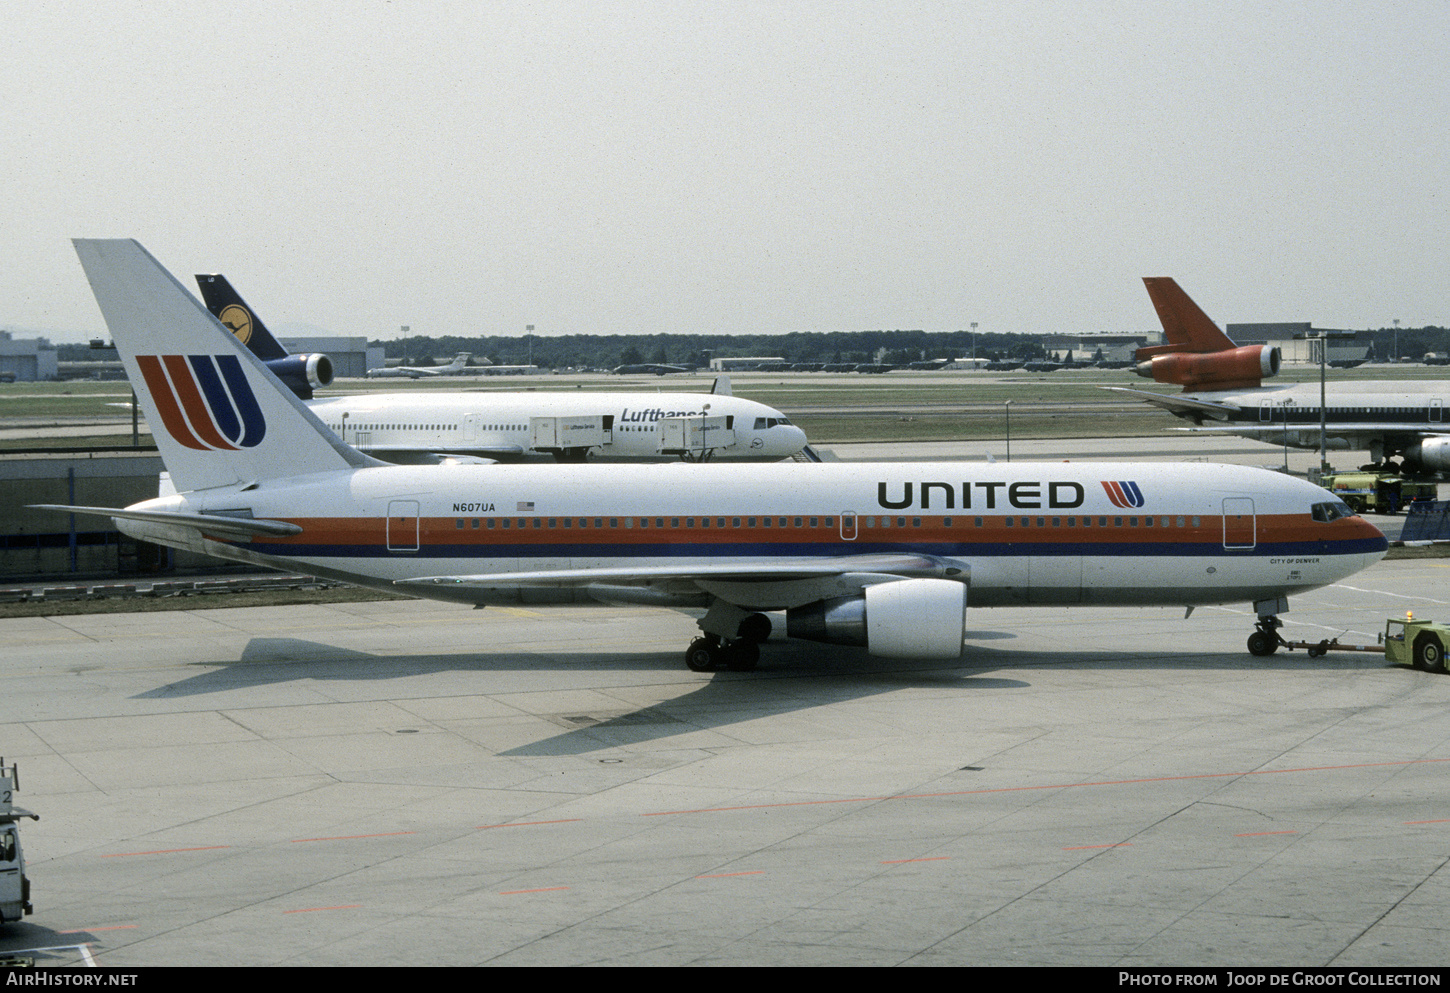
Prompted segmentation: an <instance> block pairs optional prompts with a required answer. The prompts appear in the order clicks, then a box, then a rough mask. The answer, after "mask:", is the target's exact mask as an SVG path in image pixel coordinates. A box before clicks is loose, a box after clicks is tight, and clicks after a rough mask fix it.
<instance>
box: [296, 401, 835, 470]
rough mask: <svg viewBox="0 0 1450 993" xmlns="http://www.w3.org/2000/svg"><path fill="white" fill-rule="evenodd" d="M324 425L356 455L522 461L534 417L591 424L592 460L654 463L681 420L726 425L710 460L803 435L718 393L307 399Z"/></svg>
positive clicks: (771, 457)
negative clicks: (667, 424) (665, 434)
mask: <svg viewBox="0 0 1450 993" xmlns="http://www.w3.org/2000/svg"><path fill="white" fill-rule="evenodd" d="M307 405H308V407H309V408H310V409H311V410H312V412H313V413H315V414H316V415H317V416H318V417H320V418H321V419H322V421H323V423H324V424H326V425H327V426H328V427H329V428H331V429H332V430H333V431H334V432H336V433H337V435H338V437H340V438H341V439H342V440H343V441H344V442H346V443H347V444H349V445H352V446H353V447H355V448H357V449H359V450H361V451H364V452H368V453H370V454H375V455H378V456H379V457H381V458H388V457H389V453H392V452H400V451H401V452H438V453H453V454H464V455H480V456H484V457H487V458H493V459H504V460H508V459H513V458H519V457H522V456H524V455H525V454H527V453H528V452H530V451H531V450H532V449H533V447H534V441H535V440H536V439H535V438H534V433H533V429H532V425H533V422H534V419H535V418H584V417H588V418H594V419H595V421H596V422H597V423H602V424H603V425H604V427H603V428H602V433H603V439H604V443H603V444H599V445H592V446H589V454H590V457H593V458H602V459H609V460H641V461H659V460H660V459H661V458H662V457H665V454H666V453H665V452H663V451H662V444H663V445H665V447H668V445H667V443H665V442H664V441H663V439H662V433H661V424H662V422H664V421H666V420H670V419H680V418H696V419H699V418H704V417H713V418H721V417H723V418H726V419H727V427H726V428H725V440H727V441H728V442H729V444H727V445H724V446H722V447H719V448H714V449H712V451H711V457H712V458H715V459H729V460H743V461H778V460H780V459H784V458H789V457H790V456H792V455H794V454H796V453H797V452H799V451H800V450H801V449H802V448H804V447H805V444H806V436H805V432H803V431H802V430H801V429H800V428H798V427H796V426H795V425H793V424H791V423H790V421H789V420H788V419H787V418H786V417H785V416H784V415H782V414H781V413H780V411H778V410H776V409H774V408H773V407H768V406H766V405H765V404H763V403H756V402H755V401H753V400H747V399H745V398H744V397H735V396H724V395H720V394H714V393H613V392H611V393H608V394H597V395H596V394H590V393H585V392H582V391H578V392H574V393H508V394H503V393H447V394H441V395H429V394H428V393H427V392H421V391H420V392H416V393H407V394H393V393H381V394H377V393H375V394H366V393H364V394H356V395H353V396H341V397H329V398H327V399H318V400H310V401H307Z"/></svg>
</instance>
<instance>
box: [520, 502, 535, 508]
mask: <svg viewBox="0 0 1450 993" xmlns="http://www.w3.org/2000/svg"><path fill="white" fill-rule="evenodd" d="M533 509H534V501H532V500H528V501H524V500H520V501H519V510H533Z"/></svg>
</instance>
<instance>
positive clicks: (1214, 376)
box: [1137, 345, 1282, 390]
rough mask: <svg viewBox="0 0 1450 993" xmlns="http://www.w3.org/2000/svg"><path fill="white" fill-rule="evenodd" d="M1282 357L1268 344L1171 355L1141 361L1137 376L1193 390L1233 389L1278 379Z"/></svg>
mask: <svg viewBox="0 0 1450 993" xmlns="http://www.w3.org/2000/svg"><path fill="white" fill-rule="evenodd" d="M1281 361H1282V358H1281V356H1280V354H1279V349H1277V348H1270V347H1269V346H1268V345H1243V346H1241V347H1239V348H1233V349H1226V350H1224V351H1222V352H1201V353H1200V352H1169V353H1168V354H1166V355H1155V356H1153V357H1152V358H1151V359H1148V360H1146V361H1144V362H1139V363H1138V367H1137V371H1138V375H1140V376H1142V377H1144V378H1145V379H1151V380H1153V381H1154V382H1157V383H1176V384H1177V385H1179V386H1182V387H1183V388H1184V389H1190V390H1233V389H1239V388H1240V387H1247V386H1257V385H1259V383H1260V381H1262V380H1264V379H1267V378H1269V377H1270V376H1277V375H1278V374H1279V363H1280V362H1281Z"/></svg>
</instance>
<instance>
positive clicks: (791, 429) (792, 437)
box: [775, 424, 806, 455]
mask: <svg viewBox="0 0 1450 993" xmlns="http://www.w3.org/2000/svg"><path fill="white" fill-rule="evenodd" d="M775 430H776V431H778V432H780V439H779V440H780V441H781V442H782V443H783V447H784V451H782V452H781V454H782V455H794V454H795V453H796V452H798V451H800V450H801V449H802V448H805V447H806V433H805V432H804V431H802V430H801V429H800V428H798V427H796V426H795V425H794V424H788V425H787V424H782V425H780V426H778V427H776V428H775Z"/></svg>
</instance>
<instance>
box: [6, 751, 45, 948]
mask: <svg viewBox="0 0 1450 993" xmlns="http://www.w3.org/2000/svg"><path fill="white" fill-rule="evenodd" d="M19 785H20V773H19V772H18V771H17V768H16V766H14V765H9V766H7V765H6V764H5V760H4V759H3V758H0V924H5V923H7V922H9V921H18V920H20V918H21V917H23V916H25V915H26V914H28V913H30V910H31V907H30V880H29V879H28V878H27V877H26V875H25V856H24V854H23V853H22V852H21V851H20V821H21V820H23V819H24V818H26V817H29V818H32V819H34V820H37V821H38V820H40V815H39V814H32V813H31V812H30V811H28V810H22V809H21V808H19V807H17V806H15V791H16V788H17V787H18V786H19Z"/></svg>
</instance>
